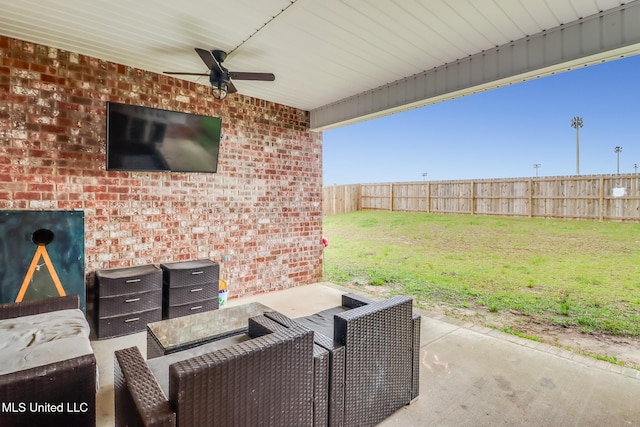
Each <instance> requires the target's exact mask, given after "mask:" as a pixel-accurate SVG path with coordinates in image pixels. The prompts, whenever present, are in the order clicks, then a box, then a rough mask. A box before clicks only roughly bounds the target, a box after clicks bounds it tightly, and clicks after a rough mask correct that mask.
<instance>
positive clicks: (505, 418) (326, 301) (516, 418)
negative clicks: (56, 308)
mask: <svg viewBox="0 0 640 427" xmlns="http://www.w3.org/2000/svg"><path fill="white" fill-rule="evenodd" d="M347 291H348V290H347V289H344V288H341V287H338V286H335V285H331V284H329V283H317V284H313V285H308V286H301V287H298V288H293V289H288V290H285V291H278V292H272V293H269V294H262V295H257V296H252V297H248V298H240V299H230V300H229V301H228V305H238V304H244V303H247V302H251V301H260V302H261V303H263V304H265V305H268V306H269V307H271V308H273V309H274V310H277V311H280V312H282V313H284V314H286V315H288V316H290V317H299V316H305V315H309V314H312V313H315V312H317V311H320V310H323V309H326V308H330V307H334V306H336V305H339V304H340V295H341V294H342V293H345V292H347ZM415 312H417V313H419V314H420V315H421V316H422V331H421V343H420V346H421V355H420V358H421V364H420V396H419V397H418V399H417V400H416V401H415V402H413V403H412V404H411V405H408V406H406V407H404V408H402V409H400V410H399V411H397V412H396V413H395V414H393V415H392V416H391V417H389V418H388V419H386V420H385V421H383V422H382V423H381V424H380V426H383V427H396V426H397V427H409V426H438V427H444V426H456V427H460V426H474V427H481V426H556V427H559V426H580V427H584V426H609V427H611V426H640V404H639V401H638V399H639V398H640V371H637V370H634V369H629V368H623V367H620V366H617V365H613V364H610V363H607V362H603V361H598V360H595V359H592V358H588V357H584V356H580V355H577V354H574V353H572V352H570V351H567V350H562V349H559V348H556V347H552V346H549V345H546V344H541V343H538V342H535V341H529V340H526V339H523V338H519V337H515V336H512V335H508V334H505V333H502V332H499V331H495V330H493V329H489V328H485V327H481V326H477V325H474V324H471V323H463V322H459V321H457V320H455V319H451V318H448V317H445V316H442V315H435V314H432V313H429V312H426V311H423V310H419V309H415ZM91 344H92V346H93V348H94V351H95V353H96V359H97V361H98V369H99V375H100V390H99V392H98V402H97V412H98V413H97V416H98V423H97V425H98V426H99V427H107V426H109V427H111V426H113V425H114V407H113V352H114V350H117V349H121V348H126V347H130V346H133V345H137V346H138V347H139V348H140V350H141V352H142V354H143V355H144V354H146V333H144V332H143V333H138V334H132V335H128V336H125V337H119V338H112V339H107V340H101V341H97V340H93V341H92V343H91ZM639 351H640V350H639ZM292 427H295V426H292Z"/></svg>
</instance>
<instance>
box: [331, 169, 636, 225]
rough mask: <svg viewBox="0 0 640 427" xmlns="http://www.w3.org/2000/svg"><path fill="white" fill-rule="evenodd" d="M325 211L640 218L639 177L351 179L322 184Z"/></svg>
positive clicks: (567, 217)
mask: <svg viewBox="0 0 640 427" xmlns="http://www.w3.org/2000/svg"><path fill="white" fill-rule="evenodd" d="M323 204H324V215H332V214H337V213H346V212H352V211H358V210H386V211H402V212H427V213H441V214H472V215H474V214H475V215H503V216H513V217H529V218H560V219H580V220H599V221H605V220H608V221H630V222H640V191H639V186H638V176H637V175H635V174H631V175H581V176H567V177H543V178H514V179H487V180H473V181H425V182H400V183H382V184H352V185H336V186H331V187H324V198H323Z"/></svg>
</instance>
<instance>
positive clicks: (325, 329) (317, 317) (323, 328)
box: [294, 306, 349, 339]
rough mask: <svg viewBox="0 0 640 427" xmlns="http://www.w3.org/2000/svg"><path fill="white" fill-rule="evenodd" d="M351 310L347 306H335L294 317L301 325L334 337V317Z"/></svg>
mask: <svg viewBox="0 0 640 427" xmlns="http://www.w3.org/2000/svg"><path fill="white" fill-rule="evenodd" d="M347 310H349V309H348V308H347V307H342V306H340V307H333V308H329V309H327V310H323V311H320V312H318V313H315V314H312V315H310V316H305V317H298V318H297V319H294V320H295V321H296V322H297V323H299V324H300V325H303V326H305V327H307V328H308V329H311V330H312V331H314V332H317V333H319V334H322V335H324V336H325V337H329V338H331V339H334V337H333V328H334V326H333V317H334V316H335V315H336V314H340V313H344V312H345V311H347Z"/></svg>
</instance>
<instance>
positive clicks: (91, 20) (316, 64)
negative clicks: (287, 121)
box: [0, 0, 640, 111]
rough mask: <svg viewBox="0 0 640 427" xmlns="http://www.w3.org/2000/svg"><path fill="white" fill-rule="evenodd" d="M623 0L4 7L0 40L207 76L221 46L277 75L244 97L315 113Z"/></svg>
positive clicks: (24, 3)
mask: <svg viewBox="0 0 640 427" xmlns="http://www.w3.org/2000/svg"><path fill="white" fill-rule="evenodd" d="M638 1H640V0H635V1H633V2H627V3H628V4H632V3H637V2H638ZM624 3H625V2H624V1H620V0H297V1H290V0H268V1H267V0H234V1H229V0H226V1H223V0H182V1H176V0H135V1H131V0H91V1H86V0H64V1H60V0H0V34H3V35H6V36H10V37H14V38H18V39H22V40H27V41H32V42H36V43H41V44H45V45H48V46H52V47H57V48H61V49H65V50H69V51H73V52H78V53H81V54H85V55H90V56H93V57H98V58H101V59H104V60H108V61H113V62H116V63H121V64H125V65H129V66H133V67H137V68H141V69H144V70H148V71H152V72H157V73H162V72H163V71H187V72H206V71H207V69H206V67H205V66H204V64H203V63H202V61H201V60H200V58H199V57H198V55H197V54H196V53H195V51H194V50H193V48H194V47H202V48H206V49H214V48H215V49H222V50H225V51H229V52H230V54H229V56H228V57H227V60H226V61H225V66H226V67H227V68H229V69H230V70H232V71H258V72H272V73H274V74H275V75H276V80H275V82H247V81H234V83H235V85H236V87H237V88H238V91H239V92H240V93H242V94H245V95H249V96H252V97H256V98H261V99H266V100H269V101H274V102H277V103H281V104H285V105H289V106H294V107H297V108H301V109H304V110H309V111H313V110H316V109H319V108H322V107H325V106H327V105H330V104H335V103H338V102H339V101H341V100H343V99H346V98H349V97H353V96H356V95H358V94H362V93H365V92H367V91H371V90H374V89H375V88H379V87H381V86H384V85H387V84H389V83H392V82H395V81H398V80H401V79H406V78H409V77H411V76H415V75H417V74H419V73H423V72H425V71H427V70H431V69H434V68H436V67H440V66H442V65H443V64H447V63H451V62H454V61H457V60H459V59H461V58H467V57H469V56H471V55H474V54H478V53H480V52H482V51H485V50H488V49H494V48H496V47H498V46H502V45H505V44H508V43H511V42H512V41H516V40H520V39H523V38H527V37H529V36H531V35H534V34H538V33H541V32H543V31H548V30H550V29H554V28H557V27H559V26H562V25H565V24H567V23H571V22H573V21H577V20H580V19H582V18H584V17H588V16H590V15H594V14H598V13H601V12H602V11H607V10H609V9H613V8H617V7H619V6H621V5H623V4H624ZM184 78H185V79H187V80H191V79H193V80H194V81H198V82H201V83H202V84H208V79H207V78H206V77H200V78H198V77H194V78H190V77H187V76H185V77H184Z"/></svg>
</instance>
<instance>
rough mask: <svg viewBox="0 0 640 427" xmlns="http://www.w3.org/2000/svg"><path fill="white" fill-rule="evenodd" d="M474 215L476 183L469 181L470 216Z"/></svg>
mask: <svg viewBox="0 0 640 427" xmlns="http://www.w3.org/2000/svg"><path fill="white" fill-rule="evenodd" d="M475 214H476V182H475V181H471V215H475Z"/></svg>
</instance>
